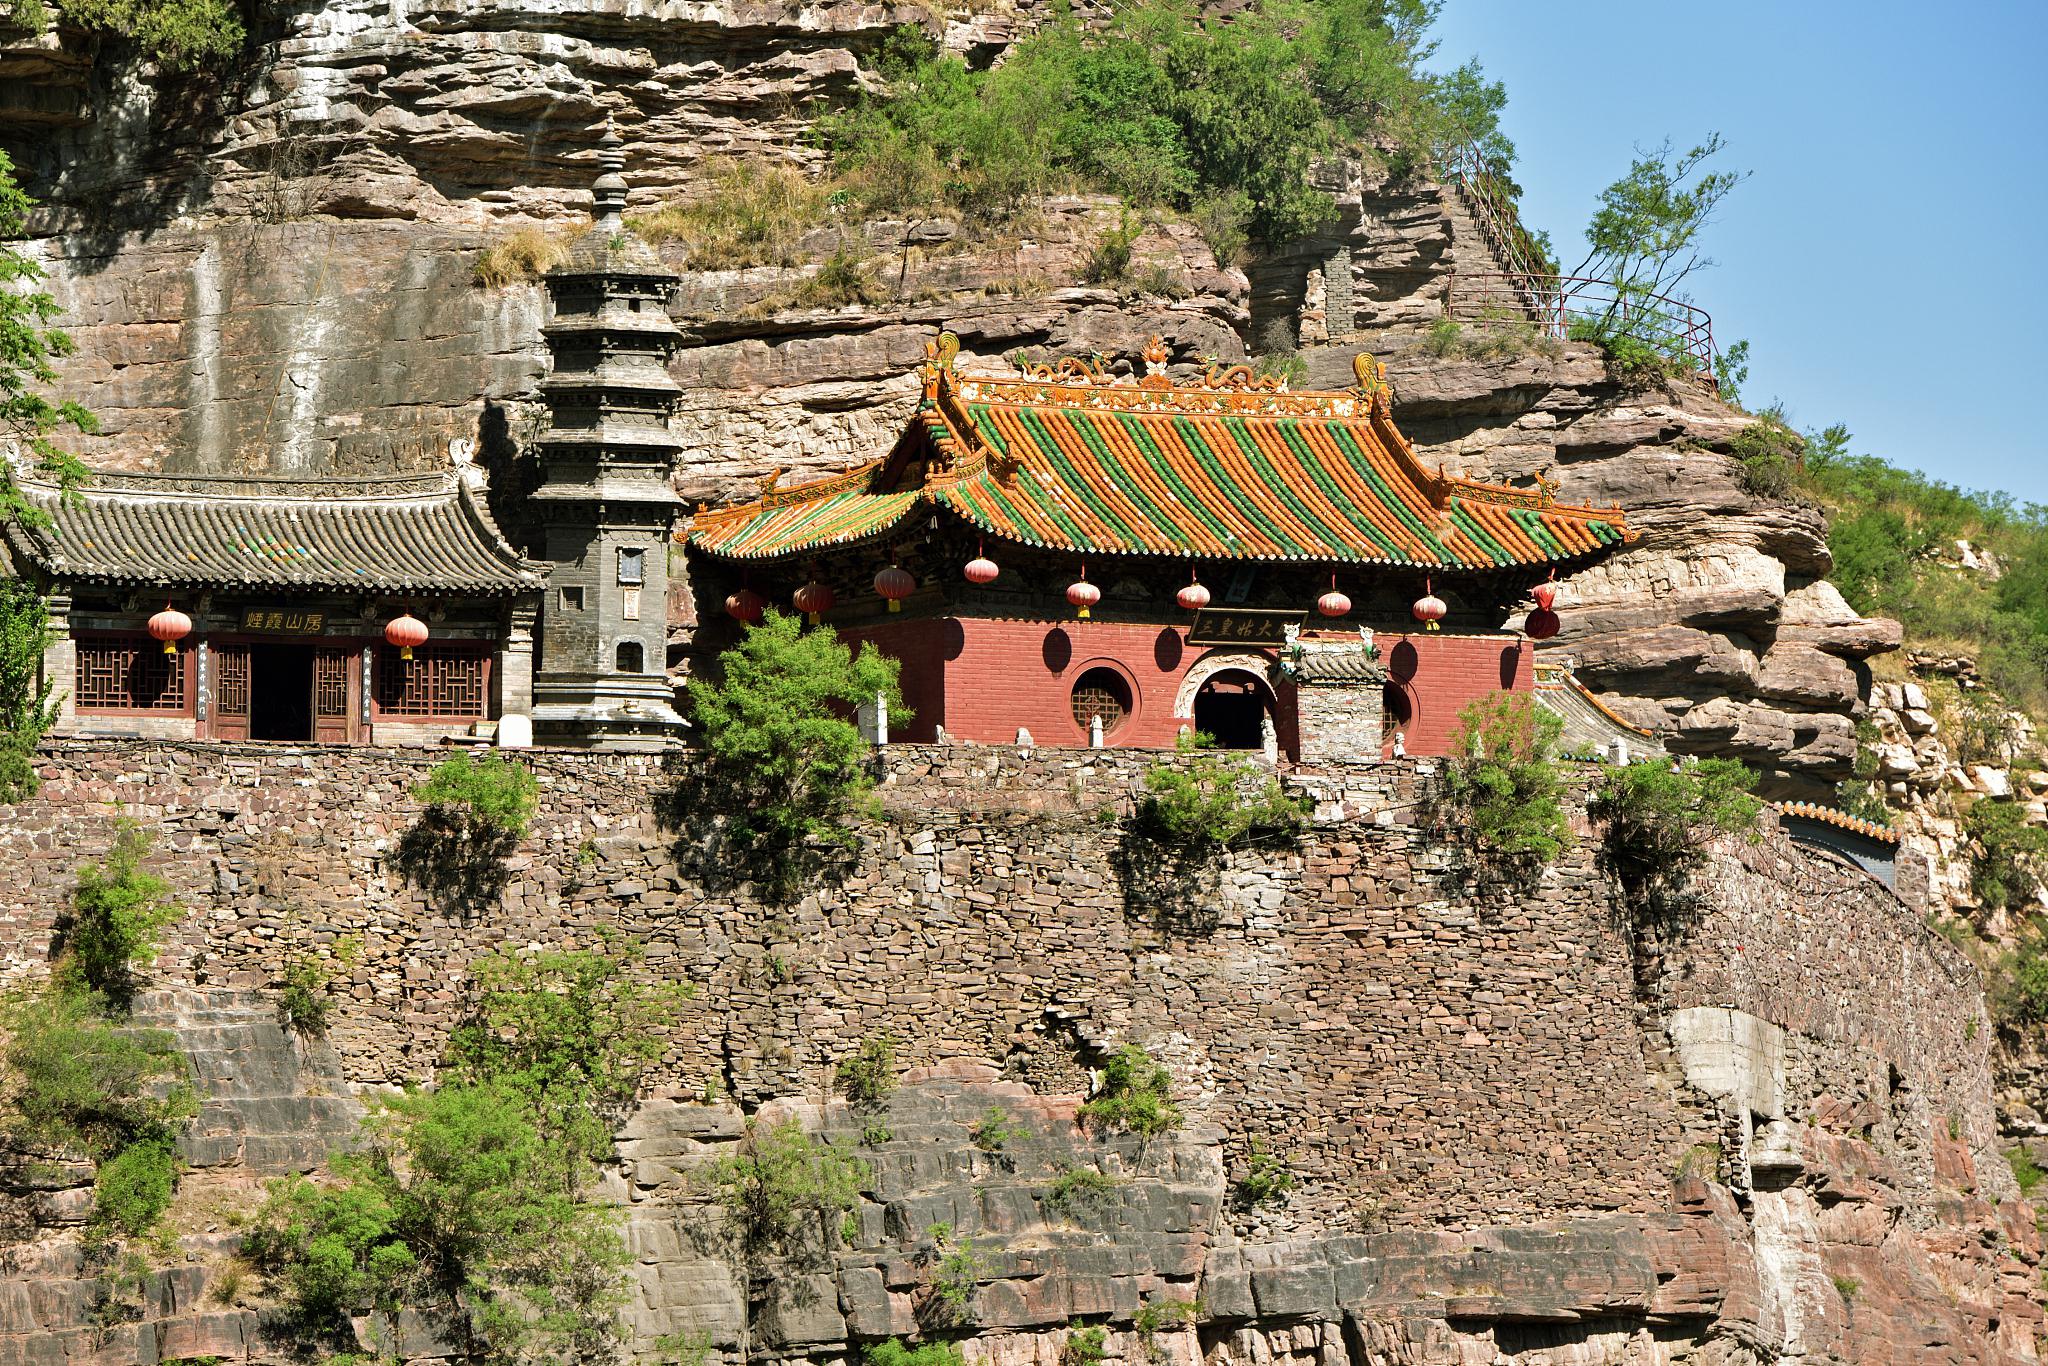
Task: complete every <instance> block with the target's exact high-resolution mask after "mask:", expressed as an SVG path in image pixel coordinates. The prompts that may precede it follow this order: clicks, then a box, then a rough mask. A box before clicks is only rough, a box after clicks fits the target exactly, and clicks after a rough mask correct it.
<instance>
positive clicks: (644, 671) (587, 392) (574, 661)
mask: <svg viewBox="0 0 2048 1366" xmlns="http://www.w3.org/2000/svg"><path fill="white" fill-rule="evenodd" d="M619 146H620V144H619V138H618V135H617V134H616V133H614V132H613V131H611V130H610V129H609V128H607V129H606V130H605V135H604V140H603V142H602V144H601V151H600V154H599V158H598V165H599V167H600V174H599V175H598V177H597V181H596V183H595V185H594V187H593V188H594V191H595V198H596V220H597V221H596V222H595V224H594V225H593V226H592V227H591V229H590V230H589V231H588V232H586V233H584V234H583V235H582V236H581V237H579V238H578V239H577V240H576V242H575V244H574V246H573V247H572V248H571V249H570V252H569V256H568V259H567V260H565V261H563V262H562V263H561V264H560V265H558V266H556V267H555V268H554V269H553V270H550V271H549V272H548V273H547V276H546V284H547V290H548V297H549V300H550V302H551V303H552V305H553V313H554V317H553V320H552V321H550V322H549V323H548V325H547V326H546V327H545V328H544V329H542V331H543V335H545V337H546V338H547V345H548V352H549V355H550V357H551V358H552V361H553V367H552V373H550V374H549V376H548V377H547V379H545V380H544V381H542V383H541V399H542V401H543V402H544V403H545V404H546V405H547V409H548V426H547V431H546V432H545V434H544V435H542V437H541V438H540V441H539V443H538V451H539V458H540V465H541V472H542V483H541V486H540V488H539V489H537V490H536V491H535V492H534V494H533V499H534V505H535V513H536V515H537V517H538V519H539V521H540V523H541V525H542V527H543V528H544V529H545V533H546V542H545V544H546V557H547V558H548V559H549V560H551V561H553V563H554V570H553V573H552V574H551V575H550V577H549V581H548V590H547V599H546V602H545V604H544V606H543V607H542V609H541V620H540V649H539V658H538V660H537V661H536V667H535V672H534V682H533V727H534V738H535V739H536V740H537V741H539V742H540V743H542V744H569V745H585V746H589V747H592V748H601V749H652V748H659V747H661V746H663V745H665V744H667V743H669V742H670V741H671V740H672V739H673V738H674V737H675V736H676V735H677V734H678V732H679V731H680V730H681V728H682V726H683V725H684V722H683V720H682V718H681V717H679V716H678V715H677V714H676V710H675V703H674V693H673V690H672V689H671V687H670V685H669V681H668V669H667V659H668V654H667V652H668V553H667V552H668V545H669V536H670V532H671V530H672V528H673V526H674V523H675V520H676V515H677V512H678V510H679V508H680V506H681V504H680V500H679V499H678V498H677V497H676V495H675V491H674V488H673V487H672V485H671V483H670V476H671V475H672V474H673V473H674V470H675V463H676V451H677V447H678V442H677V441H676V438H675V437H674V436H673V435H672V434H671V433H670V430H669V421H670V417H671V415H672V414H673V412H674V410H675V405H676V398H677V396H678V394H679V393H680V389H679V388H678V386H677V385H676V383H675V381H674V380H672V379H670V378H669V373H668V361H669V357H670V356H672V355H673V354H674V353H675V350H676V348H677V346H678V345H679V343H680V341H681V333H680V332H679V331H678V329H677V328H676V325H675V323H674V322H673V321H671V320H670V318H669V315H668V302H669V300H670V299H671V298H672V297H673V296H674V294H675V291H676V286H677V283H678V277H677V275H676V274H675V272H674V271H672V270H670V269H668V268H667V267H666V266H664V265H663V264H662V263H661V261H660V259H659V258H658V257H657V256H656V255H655V254H654V252H653V250H652V249H651V248H650V247H649V246H648V245H647V243H645V242H643V241H642V240H641V239H640V238H639V237H637V236H635V235H634V234H633V233H631V232H629V231H628V230H627V228H626V225H625V220H624V217H623V215H624V212H625V207H626V181H625V177H624V176H623V175H621V174H620V172H621V171H622V170H623V169H624V166H625V161H624V158H623V157H622V156H621V154H620V151H619Z"/></svg>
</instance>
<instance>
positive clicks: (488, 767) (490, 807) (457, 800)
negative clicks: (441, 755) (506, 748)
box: [413, 749, 540, 840]
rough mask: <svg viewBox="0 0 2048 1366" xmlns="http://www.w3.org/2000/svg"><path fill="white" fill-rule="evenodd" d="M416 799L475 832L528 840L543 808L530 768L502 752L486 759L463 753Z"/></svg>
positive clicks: (418, 790)
mask: <svg viewBox="0 0 2048 1366" xmlns="http://www.w3.org/2000/svg"><path fill="white" fill-rule="evenodd" d="M413 796H415V797H417V798H418V799H419V800H420V802H421V803H422V804H424V805H426V806H428V807H438V808H440V809H441V810H443V811H445V812H448V813H450V814H452V815H454V816H455V817H456V818H457V819H458V820H459V821H460V822H461V823H463V824H465V825H467V826H469V827H470V828H471V829H472V830H476V831H481V832H488V833H489V834H493V835H495V834H499V833H502V834H505V835H509V836H511V837H512V838H513V839H515V840H516V839H524V838H525V837H526V831H527V827H528V826H530V825H531V824H532V823H533V813H534V811H535V809H536V808H537V807H538V806H539V804H540V783H539V782H538V780H536V779H535V778H534V776H533V774H532V772H531V771H529V770H528V769H527V767H526V765H524V764H522V763H520V762H519V761H518V760H517V759H512V758H507V757H506V756H505V755H503V754H500V753H499V752H498V751H497V750H486V751H484V753H483V755H482V757H477V756H475V755H472V754H471V753H470V752H469V751H468V750H466V749H465V750H458V751H456V752H455V753H454V754H452V755H450V756H449V757H447V758H446V759H443V760H442V761H441V762H440V763H438V764H435V765H434V767H433V770H432V771H431V772H429V773H428V774H427V779H426V781H425V782H423V783H421V784H419V786H417V787H415V788H414V789H413Z"/></svg>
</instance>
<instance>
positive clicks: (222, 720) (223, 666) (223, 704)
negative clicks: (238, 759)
mask: <svg viewBox="0 0 2048 1366" xmlns="http://www.w3.org/2000/svg"><path fill="white" fill-rule="evenodd" d="M208 654H209V655H211V657H212V663H213V738H214V739H216V740H246V739H248V738H249V647H248V646H246V645H215V646H212V647H210V648H209V650H208Z"/></svg>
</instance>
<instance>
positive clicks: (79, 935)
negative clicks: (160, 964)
mask: <svg viewBox="0 0 2048 1366" xmlns="http://www.w3.org/2000/svg"><path fill="white" fill-rule="evenodd" d="M154 842H155V841H154V837H153V836H151V835H150V833H149V832H148V831H146V830H144V829H143V828H142V827H141V826H140V825H139V824H137V823H136V822H135V821H133V820H130V819H128V818H127V817H125V816H124V817H122V818H121V820H120V821H119V822H117V823H116V826H115V833H114V846H113V848H112V849H110V850H108V851H107V857H106V861H105V862H104V863H88V864H86V865H85V866H84V867H83V868H80V869H79V870H78V887H77V889H76V890H75V891H73V892H72V894H71V913H70V915H69V916H68V917H66V918H65V920H64V921H63V922H62V924H61V926H60V929H59V933H58V945H59V946H58V959H57V968H56V975H57V978H58V980H59V981H60V982H61V983H63V984H64V985H65V986H66V988H67V989H75V990H80V991H87V992H98V993H100V994H101V995H103V996H105V997H106V999H107V1000H108V1001H109V1002H110V1003H111V1004H113V1005H114V1006H116V1007H118V1008H125V1007H126V1006H127V1004H128V1001H129V998H130V997H131V996H133V995H134V993H135V969H136V968H138V967H147V966H148V965H149V964H151V963H154V962H155V961H156V954H157V946H156V936H157V933H158V931H160V930H162V929H163V928H164V926H166V925H168V924H170V923H171V922H172V921H173V920H175V919H177V918H178V913H179V912H178V906H177V903H175V902H173V901H172V900H171V884H170V883H168V882H165V881H164V880H163V879H162V878H160V877H158V876H157V875H156V874H154V873H151V872H147V871H145V870H144V869H143V866H142V860H143V858H144V857H145V856H146V855H147V854H148V853H149V849H150V846H151V844H153V843H154Z"/></svg>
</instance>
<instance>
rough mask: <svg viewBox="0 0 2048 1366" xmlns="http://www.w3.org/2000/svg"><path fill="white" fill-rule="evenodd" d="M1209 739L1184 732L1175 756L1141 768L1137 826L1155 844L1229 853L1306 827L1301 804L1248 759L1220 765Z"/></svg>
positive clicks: (1178, 741) (1304, 813) (1304, 806)
mask: <svg viewBox="0 0 2048 1366" xmlns="http://www.w3.org/2000/svg"><path fill="white" fill-rule="evenodd" d="M1215 744H1216V741H1215V738H1214V737H1213V736H1209V735H1204V734H1201V733H1200V732H1184V733H1183V734H1182V735H1181V736H1180V738H1179V739H1178V740H1176V741H1175V742H1174V749H1175V756H1174V758H1172V759H1162V760H1159V761H1157V762H1155V763H1152V764H1149V765H1147V766H1146V769H1145V775H1144V782H1145V795H1144V797H1143V798H1142V799H1140V801H1139V803H1138V820H1139V823H1140V824H1141V825H1142V826H1143V827H1144V828H1145V830H1146V831H1147V832H1148V833H1150V834H1151V835H1152V836H1153V837H1155V838H1157V839H1162V840H1167V841H1170V842H1172V843H1175V844H1179V845H1184V846H1191V847H1195V848H1199V849H1216V850H1221V849H1230V848H1233V847H1235V846H1237V845H1238V844H1240V843H1243V842H1244V841H1246V840H1248V839H1251V838H1254V837H1256V836H1262V835H1277V836H1288V835H1293V834H1295V833H1297V832H1298V831H1300V829H1301V828H1302V826H1304V825H1305V824H1307V822H1308V811H1307V809H1306V802H1305V800H1304V799H1303V798H1300V797H1296V796H1293V795H1290V794H1289V793H1288V791H1287V789H1286V788H1285V787H1283V786H1281V783H1280V780H1279V779H1278V778H1276V777H1274V776H1273V775H1272V774H1270V773H1267V772H1265V771H1264V770H1262V769H1260V768H1259V767H1258V765H1256V764H1254V763H1252V762H1251V761H1250V760H1249V759H1234V760H1233V759H1226V758H1224V757H1223V756H1222V755H1221V754H1220V753H1218V752H1217V751H1216V749H1215Z"/></svg>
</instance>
